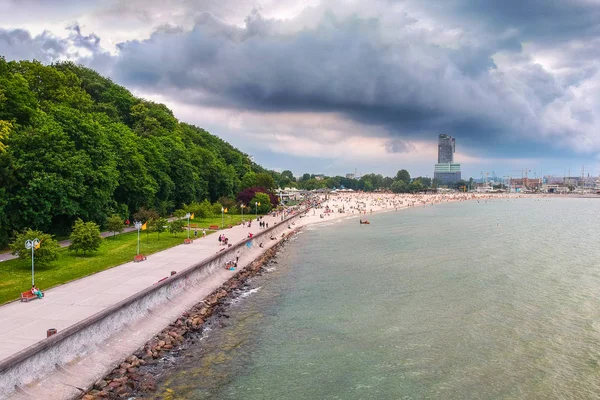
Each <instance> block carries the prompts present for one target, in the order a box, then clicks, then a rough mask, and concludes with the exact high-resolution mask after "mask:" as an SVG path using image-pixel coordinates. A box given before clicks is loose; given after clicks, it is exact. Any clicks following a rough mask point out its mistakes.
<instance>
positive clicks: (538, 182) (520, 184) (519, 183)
mask: <svg viewBox="0 0 600 400" xmlns="http://www.w3.org/2000/svg"><path fill="white" fill-rule="evenodd" d="M510 186H511V187H512V188H513V190H514V191H521V190H527V189H540V188H541V187H542V178H511V180H510Z"/></svg>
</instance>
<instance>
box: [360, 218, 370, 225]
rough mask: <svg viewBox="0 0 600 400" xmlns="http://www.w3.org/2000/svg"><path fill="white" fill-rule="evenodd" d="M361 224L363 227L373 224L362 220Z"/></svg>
mask: <svg viewBox="0 0 600 400" xmlns="http://www.w3.org/2000/svg"><path fill="white" fill-rule="evenodd" d="M360 224H361V225H371V223H370V222H369V221H363V220H362V219H361V220H360Z"/></svg>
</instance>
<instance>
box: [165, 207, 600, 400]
mask: <svg viewBox="0 0 600 400" xmlns="http://www.w3.org/2000/svg"><path fill="white" fill-rule="evenodd" d="M599 216H600V200H597V199H545V198H541V199H518V200H506V199H503V200H500V199H496V200H491V201H487V202H485V201H480V202H479V203H478V202H477V201H472V202H463V203H447V204H441V205H435V206H425V207H418V208H412V209H408V210H403V211H397V212H387V213H382V214H378V215H369V216H368V219H369V220H370V221H371V225H368V226H365V225H359V224H358V220H357V219H349V220H345V221H342V222H340V223H337V224H333V225H329V226H310V227H307V228H305V229H304V230H303V231H302V233H301V234H299V235H297V236H296V237H295V238H294V239H293V240H291V241H289V242H288V243H287V244H286V245H285V247H284V249H283V250H282V251H281V252H280V253H279V254H278V256H277V258H276V263H272V264H270V265H269V266H268V267H267V272H266V273H265V274H263V275H262V276H260V277H256V278H253V279H252V281H251V288H250V289H251V291H249V292H247V294H246V295H244V296H240V297H238V298H236V299H234V300H232V301H231V304H230V306H229V308H228V310H227V311H226V314H227V315H228V316H229V318H222V323H223V325H222V327H218V326H215V327H214V328H213V329H212V330H211V331H210V332H209V333H208V335H206V337H205V338H204V339H203V340H201V341H200V342H199V344H197V345H195V346H192V347H190V348H188V349H186V350H185V354H184V356H183V357H181V360H180V362H179V363H178V366H177V368H175V369H173V370H172V371H170V372H169V373H168V375H166V376H164V377H161V379H160V380H159V389H158V392H157V394H156V397H157V398H166V399H169V398H173V399H245V400H247V399H401V398H406V399H423V398H432V399H482V398H484V399H540V398H544V399H559V398H582V399H587V398H598V396H599V393H600V297H599V296H600V265H599V264H600V263H599V260H600V250H599V247H598V245H597V243H598V235H597V227H596V225H597V219H598V217H599Z"/></svg>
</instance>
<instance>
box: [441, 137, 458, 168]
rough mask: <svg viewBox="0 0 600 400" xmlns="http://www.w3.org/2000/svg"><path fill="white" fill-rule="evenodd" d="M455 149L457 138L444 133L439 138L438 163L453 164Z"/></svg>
mask: <svg viewBox="0 0 600 400" xmlns="http://www.w3.org/2000/svg"><path fill="white" fill-rule="evenodd" d="M455 149H456V141H455V139H454V138H453V137H452V136H449V135H445V134H443V133H442V134H441V135H440V136H439V138H438V164H452V163H453V162H454V151H455Z"/></svg>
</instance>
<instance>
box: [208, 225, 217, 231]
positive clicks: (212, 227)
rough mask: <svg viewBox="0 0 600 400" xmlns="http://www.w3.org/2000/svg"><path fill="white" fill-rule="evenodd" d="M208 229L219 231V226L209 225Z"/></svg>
mask: <svg viewBox="0 0 600 400" xmlns="http://www.w3.org/2000/svg"><path fill="white" fill-rule="evenodd" d="M208 229H210V230H211V231H218V230H219V225H211V226H209V227H208Z"/></svg>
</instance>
